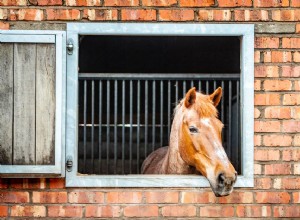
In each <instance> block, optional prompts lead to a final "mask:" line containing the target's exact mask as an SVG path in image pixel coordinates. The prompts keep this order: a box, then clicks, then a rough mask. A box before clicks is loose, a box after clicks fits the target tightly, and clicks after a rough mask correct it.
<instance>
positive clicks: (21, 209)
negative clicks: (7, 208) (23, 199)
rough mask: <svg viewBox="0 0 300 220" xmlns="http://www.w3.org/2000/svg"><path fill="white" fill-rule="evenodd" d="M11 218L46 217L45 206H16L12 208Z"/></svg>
mask: <svg viewBox="0 0 300 220" xmlns="http://www.w3.org/2000/svg"><path fill="white" fill-rule="evenodd" d="M11 216H14V217H21V216H22V217H45V216H46V207H45V206H22V205H15V206H12V207H11Z"/></svg>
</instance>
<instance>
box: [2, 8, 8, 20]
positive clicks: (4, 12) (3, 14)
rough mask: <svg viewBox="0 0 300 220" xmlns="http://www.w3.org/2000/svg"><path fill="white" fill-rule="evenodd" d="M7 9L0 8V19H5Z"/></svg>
mask: <svg viewBox="0 0 300 220" xmlns="http://www.w3.org/2000/svg"><path fill="white" fill-rule="evenodd" d="M7 15H8V11H7V9H1V8H0V20H6V19H7V18H8V16H7Z"/></svg>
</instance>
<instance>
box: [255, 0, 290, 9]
mask: <svg viewBox="0 0 300 220" xmlns="http://www.w3.org/2000/svg"><path fill="white" fill-rule="evenodd" d="M253 5H254V7H267V8H269V7H288V6H289V0H254V1H253Z"/></svg>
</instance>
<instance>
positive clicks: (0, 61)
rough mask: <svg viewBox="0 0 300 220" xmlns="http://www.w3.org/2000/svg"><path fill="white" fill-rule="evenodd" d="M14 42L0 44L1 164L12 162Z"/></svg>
mask: <svg viewBox="0 0 300 220" xmlns="http://www.w3.org/2000/svg"><path fill="white" fill-rule="evenodd" d="M12 126H13V44H0V164H1V165H9V164H12Z"/></svg>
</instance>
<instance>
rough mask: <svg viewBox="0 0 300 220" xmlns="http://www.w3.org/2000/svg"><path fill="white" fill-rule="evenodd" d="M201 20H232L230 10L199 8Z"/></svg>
mask: <svg viewBox="0 0 300 220" xmlns="http://www.w3.org/2000/svg"><path fill="white" fill-rule="evenodd" d="M198 19H199V21H230V20H231V12H230V10H199V13H198Z"/></svg>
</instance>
